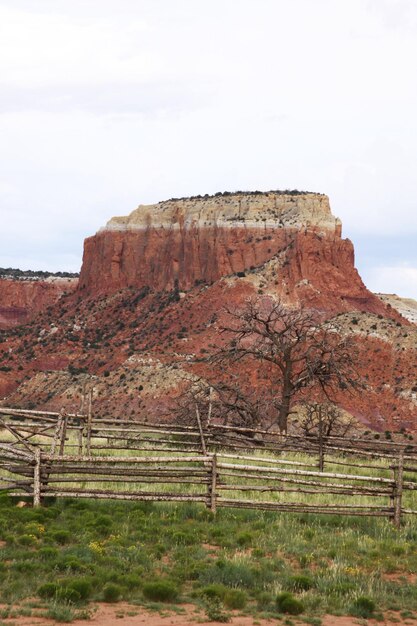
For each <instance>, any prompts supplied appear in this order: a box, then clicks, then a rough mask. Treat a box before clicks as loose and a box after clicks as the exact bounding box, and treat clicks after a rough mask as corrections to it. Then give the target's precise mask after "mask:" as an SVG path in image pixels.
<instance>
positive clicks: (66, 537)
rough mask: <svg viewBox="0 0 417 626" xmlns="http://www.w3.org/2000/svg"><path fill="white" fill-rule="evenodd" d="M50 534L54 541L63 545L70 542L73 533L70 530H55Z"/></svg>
mask: <svg viewBox="0 0 417 626" xmlns="http://www.w3.org/2000/svg"><path fill="white" fill-rule="evenodd" d="M48 536H49V537H50V538H51V539H52V541H55V543H59V544H61V545H64V544H66V543H69V542H70V540H71V533H70V532H69V530H54V531H52V532H51V533H49V534H48Z"/></svg>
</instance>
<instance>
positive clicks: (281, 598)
mask: <svg viewBox="0 0 417 626" xmlns="http://www.w3.org/2000/svg"><path fill="white" fill-rule="evenodd" d="M276 604H277V608H278V611H280V613H287V614H288V615H300V614H301V613H302V612H303V611H304V606H303V604H302V602H300V600H297V598H294V596H293V595H292V593H289V591H284V592H283V593H279V594H278V595H277V598H276Z"/></svg>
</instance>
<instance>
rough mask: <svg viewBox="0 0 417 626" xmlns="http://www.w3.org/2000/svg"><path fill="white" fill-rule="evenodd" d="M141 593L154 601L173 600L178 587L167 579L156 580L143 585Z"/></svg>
mask: <svg viewBox="0 0 417 626" xmlns="http://www.w3.org/2000/svg"><path fill="white" fill-rule="evenodd" d="M143 595H144V596H145V598H147V599H148V600H153V601H154V602H174V600H176V599H177V597H178V589H177V588H176V586H175V585H174V584H173V583H172V582H170V581H169V580H157V581H155V582H151V583H146V584H145V585H143Z"/></svg>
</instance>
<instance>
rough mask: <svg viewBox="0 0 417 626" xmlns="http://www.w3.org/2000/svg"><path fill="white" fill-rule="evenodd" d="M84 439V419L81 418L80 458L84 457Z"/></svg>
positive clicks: (79, 435)
mask: <svg viewBox="0 0 417 626" xmlns="http://www.w3.org/2000/svg"><path fill="white" fill-rule="evenodd" d="M83 439H84V418H83V417H81V418H80V425H79V427H78V456H82V455H83Z"/></svg>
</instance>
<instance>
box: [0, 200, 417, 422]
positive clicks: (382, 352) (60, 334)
mask: <svg viewBox="0 0 417 626" xmlns="http://www.w3.org/2000/svg"><path fill="white" fill-rule="evenodd" d="M260 294H265V295H269V296H271V297H273V298H280V299H281V300H283V301H284V302H287V303H289V304H303V305H305V306H307V307H309V308H312V309H316V310H317V311H319V313H320V315H321V316H322V317H323V318H327V319H334V320H336V321H337V323H338V325H339V326H340V329H341V332H343V333H346V334H351V335H352V336H353V337H354V340H355V342H356V343H357V346H358V351H359V353H360V355H361V356H360V360H359V365H358V368H359V369H360V374H361V375H362V376H363V378H364V380H366V392H364V393H361V394H356V395H355V396H349V395H348V394H345V393H343V391H341V392H340V396H338V398H337V400H338V402H339V404H340V405H341V406H343V407H344V408H345V409H347V410H349V411H350V412H351V413H352V414H354V415H356V416H357V417H358V418H359V419H360V420H361V421H362V422H364V423H366V424H369V425H371V426H372V427H375V428H378V429H380V430H383V429H384V428H390V429H391V428H397V427H400V426H406V427H411V428H415V427H417V421H416V418H415V412H416V407H417V387H416V384H415V368H416V367H417V351H416V345H417V330H416V327H415V326H413V325H412V324H411V323H410V322H408V321H407V320H406V319H405V318H403V317H402V316H401V315H400V313H399V312H398V311H396V310H395V309H394V307H393V306H388V304H389V303H388V304H386V303H385V302H383V301H382V300H381V299H380V298H379V297H377V296H375V295H374V294H372V293H370V292H369V290H368V289H367V288H366V287H365V285H364V284H363V282H362V280H361V278H360V276H359V274H358V272H357V271H356V269H355V266H354V250H353V245H352V243H351V242H350V241H349V240H347V239H343V238H342V233H341V224H340V222H339V220H337V218H335V217H334V216H333V215H332V213H331V210H330V206H329V201H328V198H327V197H326V196H324V195H321V194H312V193H281V192H270V193H266V194H260V193H253V194H252V193H236V194H222V195H217V196H215V197H210V198H208V197H203V198H201V197H198V198H189V199H180V200H169V201H166V202H161V203H159V204H156V205H152V206H140V207H139V208H138V209H136V210H135V211H133V213H132V214H131V215H129V216H127V217H121V218H113V219H112V220H110V222H109V223H108V224H107V226H106V227H105V228H104V229H102V230H101V231H99V232H98V233H97V234H96V235H94V236H93V237H90V238H88V239H87V240H86V242H85V248H84V259H83V266H82V270H81V275H80V281H79V287H78V289H77V290H76V291H75V292H74V293H72V294H70V295H68V296H62V297H61V298H60V299H59V300H58V301H57V302H56V303H55V304H54V305H52V306H51V307H50V308H48V309H46V310H45V309H44V310H43V311H42V312H41V313H40V314H39V315H38V316H36V317H35V318H34V319H33V321H32V322H31V323H30V324H28V325H26V326H24V327H22V328H20V329H15V330H9V331H7V332H4V333H0V359H1V360H2V368H1V370H0V396H6V399H5V402H6V403H15V404H17V405H19V406H22V405H26V406H28V405H31V404H33V403H34V404H36V405H43V406H45V407H48V408H51V409H59V408H60V407H61V406H66V407H67V408H68V409H71V410H75V411H76V410H78V407H79V390H80V388H81V387H82V385H83V384H84V382H85V381H86V380H87V381H88V384H90V385H92V386H94V390H95V391H94V406H95V410H96V411H97V412H99V413H111V414H113V415H121V416H124V417H126V415H130V416H132V418H134V417H135V416H141V417H144V416H146V417H148V416H149V417H150V418H151V419H152V418H154V419H160V417H161V412H162V413H163V412H164V408H166V407H167V406H169V404H170V402H171V401H172V397H173V396H175V393H177V391H178V387H179V386H180V385H181V381H184V377H189V376H193V375H195V374H198V375H200V376H205V375H206V373H207V370H205V369H204V367H205V366H204V359H202V358H201V357H203V356H204V355H207V353H209V352H210V351H211V350H213V349H215V347H216V345H217V344H218V341H219V334H218V327H219V324H220V322H221V316H222V311H223V312H224V307H225V305H226V304H227V305H229V306H234V305H236V306H237V307H239V306H240V305H241V304H242V303H243V302H244V301H245V300H246V299H247V298H249V297H253V296H255V297H256V296H258V295H260Z"/></svg>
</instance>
